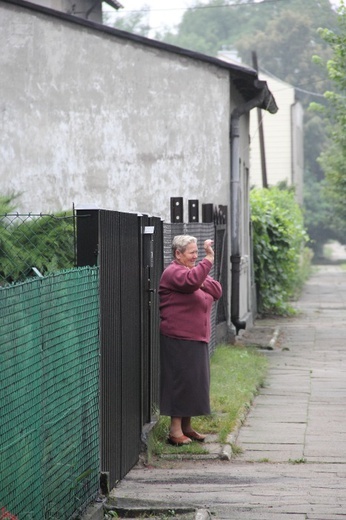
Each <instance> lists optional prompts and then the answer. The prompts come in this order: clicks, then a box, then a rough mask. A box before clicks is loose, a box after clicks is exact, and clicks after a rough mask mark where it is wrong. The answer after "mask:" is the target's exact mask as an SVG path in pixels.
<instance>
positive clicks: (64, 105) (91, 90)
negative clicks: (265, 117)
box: [0, 2, 248, 220]
mask: <svg viewBox="0 0 346 520" xmlns="http://www.w3.org/2000/svg"><path fill="white" fill-rule="evenodd" d="M0 17H1V26H2V28H1V31H0V46H1V49H2V51H1V53H0V68H1V71H2V72H1V75H0V93H1V96H0V107H1V112H0V113H1V120H0V125H1V141H0V154H1V161H0V178H1V193H2V194H3V193H9V192H14V193H21V195H20V197H19V199H18V209H19V210H20V211H23V212H29V211H30V212H48V211H58V210H65V209H70V208H71V207H72V204H73V203H75V204H77V205H84V204H86V205H89V204H96V205H98V206H99V207H103V208H107V209H114V210H118V211H135V212H137V211H139V212H144V213H149V214H154V215H159V216H162V217H163V218H164V219H166V220H169V219H170V197H177V196H181V197H184V200H186V202H187V200H188V199H199V200H200V203H201V204H202V203H210V202H212V203H215V204H228V205H229V191H230V187H229V170H230V157H229V116H230V111H231V110H232V108H234V107H232V106H231V103H230V91H231V86H230V83H229V75H228V72H227V71H226V70H224V69H223V68H221V67H218V66H214V65H212V64H208V63H204V62H202V61H199V60H194V59H190V58H188V57H184V56H180V55H178V54H173V53H169V52H166V51H163V50H161V49H155V48H150V47H148V46H145V45H143V44H140V43H136V42H133V41H130V40H127V39H121V38H119V37H117V36H115V35H114V34H106V33H103V32H101V31H98V30H96V29H93V28H88V27H84V26H81V25H78V24H75V23H72V22H68V21H64V20H61V19H59V18H58V17H54V16H49V15H46V14H42V13H36V12H34V11H30V10H26V9H25V8H20V7H18V6H14V5H10V4H6V3H2V2H0ZM246 123H247V121H246V118H244V122H243V123H242V125H243V129H244V130H245V133H246ZM246 136H247V133H246ZM246 139H247V137H246ZM245 145H246V147H247V146H248V143H247V142H246V143H244V146H245ZM185 206H187V204H186V205H185ZM185 212H186V213H187V207H185Z"/></svg>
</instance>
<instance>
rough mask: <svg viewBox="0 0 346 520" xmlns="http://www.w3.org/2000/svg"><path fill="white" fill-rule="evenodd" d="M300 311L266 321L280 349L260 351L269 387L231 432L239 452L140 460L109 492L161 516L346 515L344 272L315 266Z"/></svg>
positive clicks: (238, 519)
mask: <svg viewBox="0 0 346 520" xmlns="http://www.w3.org/2000/svg"><path fill="white" fill-rule="evenodd" d="M297 308H298V310H299V311H300V313H299V315H298V316H297V317H294V318H289V319H280V320H273V321H270V320H266V326H268V327H271V326H272V327H278V326H279V327H280V330H281V336H280V348H274V350H272V351H267V352H266V354H265V355H267V356H268V358H269V360H270V370H269V375H268V378H267V382H266V386H265V388H263V389H262V391H261V393H260V395H259V396H258V397H257V398H256V399H255V402H254V404H253V407H252V409H251V411H250V413H249V415H248V416H247V418H246V420H245V422H244V424H243V426H242V427H241V428H240V430H239V432H238V435H237V439H234V440H235V441H236V443H237V445H238V446H239V447H241V449H242V450H243V452H242V454H241V455H238V456H237V457H235V458H232V459H231V461H221V460H220V459H217V458H216V459H211V460H194V461H191V460H183V461H170V462H167V463H166V467H164V468H160V469H159V468H143V467H139V466H138V467H136V468H134V469H133V470H132V471H130V473H129V474H128V475H127V476H126V478H125V479H124V480H123V481H121V482H120V483H119V485H118V486H117V487H116V488H115V489H114V490H113V491H112V493H111V496H112V497H113V499H116V500H118V502H119V503H121V501H124V500H128V499H139V500H143V501H148V500H149V501H153V503H155V502H156V503H158V504H159V503H160V502H162V503H165V504H168V505H170V508H171V510H172V513H171V514H170V516H164V517H163V518H182V517H181V516H178V508H181V509H180V512H183V511H184V509H183V508H186V512H188V510H189V509H188V508H190V507H193V508H195V509H196V513H195V516H194V518H199V519H201V520H202V519H204V518H209V517H210V518H213V519H215V520H222V519H227V520H230V519H235V520H260V519H266V520H281V519H285V520H288V519H289V520H290V519H294V520H303V519H304V520H306V519H314V520H336V519H338V520H340V519H341V518H345V519H346V410H345V408H346V272H345V271H343V270H342V269H341V268H340V267H338V266H320V267H319V268H318V270H317V272H315V274H314V275H313V276H312V277H311V278H310V280H309V281H308V283H307V284H306V286H305V289H304V291H303V294H302V296H301V298H300V300H299V302H297ZM261 326H263V322H261ZM255 328H256V327H255ZM174 510H176V514H175V513H173V511H174ZM198 515H199V516H198ZM186 518H187V517H186ZM189 518H191V516H189Z"/></svg>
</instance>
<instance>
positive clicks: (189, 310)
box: [159, 258, 222, 343]
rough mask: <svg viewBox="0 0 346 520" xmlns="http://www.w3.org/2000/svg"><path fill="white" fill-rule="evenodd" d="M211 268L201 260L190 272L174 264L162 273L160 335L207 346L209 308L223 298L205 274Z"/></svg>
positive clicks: (206, 262)
mask: <svg viewBox="0 0 346 520" xmlns="http://www.w3.org/2000/svg"><path fill="white" fill-rule="evenodd" d="M211 268H212V263H211V262H210V261H209V260H207V259H206V258H204V259H203V260H201V261H200V262H199V263H198V264H197V265H196V266H195V267H193V268H192V269H189V268H188V267H185V266H184V265H181V264H179V263H178V262H177V261H176V260H173V262H172V263H171V264H170V265H169V266H168V267H167V268H166V269H165V270H164V272H163V273H162V276H161V280H160V286H159V297H160V318H161V323H160V331H161V334H164V335H165V336H169V337H171V338H179V339H186V340H195V341H205V342H206V343H208V342H209V340H210V311H211V307H212V304H213V302H214V301H215V300H218V299H219V298H220V297H221V295H222V288H221V285H220V283H219V282H217V281H216V280H214V279H213V278H212V277H211V276H209V274H208V273H209V271H210V269H211ZM202 284H203V287H202Z"/></svg>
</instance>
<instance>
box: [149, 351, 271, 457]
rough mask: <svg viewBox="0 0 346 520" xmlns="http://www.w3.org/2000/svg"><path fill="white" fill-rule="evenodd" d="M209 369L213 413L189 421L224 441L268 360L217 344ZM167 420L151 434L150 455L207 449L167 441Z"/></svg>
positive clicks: (257, 353)
mask: <svg viewBox="0 0 346 520" xmlns="http://www.w3.org/2000/svg"><path fill="white" fill-rule="evenodd" d="M210 368H211V386H210V402H211V409H212V414H211V415H209V416H203V417H194V418H193V420H192V424H193V427H194V428H195V429H196V430H197V431H199V432H201V433H208V434H217V436H218V441H219V442H220V443H225V442H226V441H227V437H228V435H229V434H230V433H231V432H232V431H233V430H234V429H235V427H236V425H237V424H238V420H240V419H241V417H242V416H243V415H244V413H245V412H246V410H247V409H248V408H249V407H250V405H251V402H252V400H253V398H254V396H255V395H256V394H257V393H258V390H259V388H261V387H262V386H263V385H264V381H265V377H266V374H267V369H268V360H267V358H266V356H265V355H264V353H263V352H261V351H258V350H257V349H256V348H254V347H242V346H234V345H219V346H218V347H217V348H216V349H215V352H214V354H213V355H212V357H211V362H210ZM169 422H170V418H169V417H160V419H159V421H158V423H157V424H156V426H155V428H154V429H153V432H152V435H151V439H150V444H149V452H150V454H152V455H156V456H160V455H163V454H169V453H177V450H179V452H180V453H189V454H198V453H205V452H206V450H205V448H203V444H199V443H196V442H193V443H192V444H190V445H188V446H182V447H180V448H177V447H175V446H170V445H169V444H167V442H166V439H167V435H168V429H169Z"/></svg>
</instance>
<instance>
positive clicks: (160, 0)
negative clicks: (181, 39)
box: [103, 0, 196, 33]
mask: <svg viewBox="0 0 346 520" xmlns="http://www.w3.org/2000/svg"><path fill="white" fill-rule="evenodd" d="M119 2H120V3H121V4H122V5H123V6H124V8H123V9H119V11H118V13H119V14H129V13H131V12H134V11H136V10H143V8H144V7H145V6H146V7H147V8H149V9H150V12H149V13H148V17H149V25H150V29H151V31H152V32H153V33H155V32H156V31H160V30H162V29H163V28H164V27H169V28H170V29H173V28H174V26H176V25H178V24H179V23H180V21H181V18H182V16H183V14H184V12H185V10H186V8H187V7H192V5H194V4H195V3H196V2H194V1H193V0H119ZM103 10H104V11H111V8H110V7H109V6H108V5H107V4H105V5H104V8H103Z"/></svg>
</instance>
